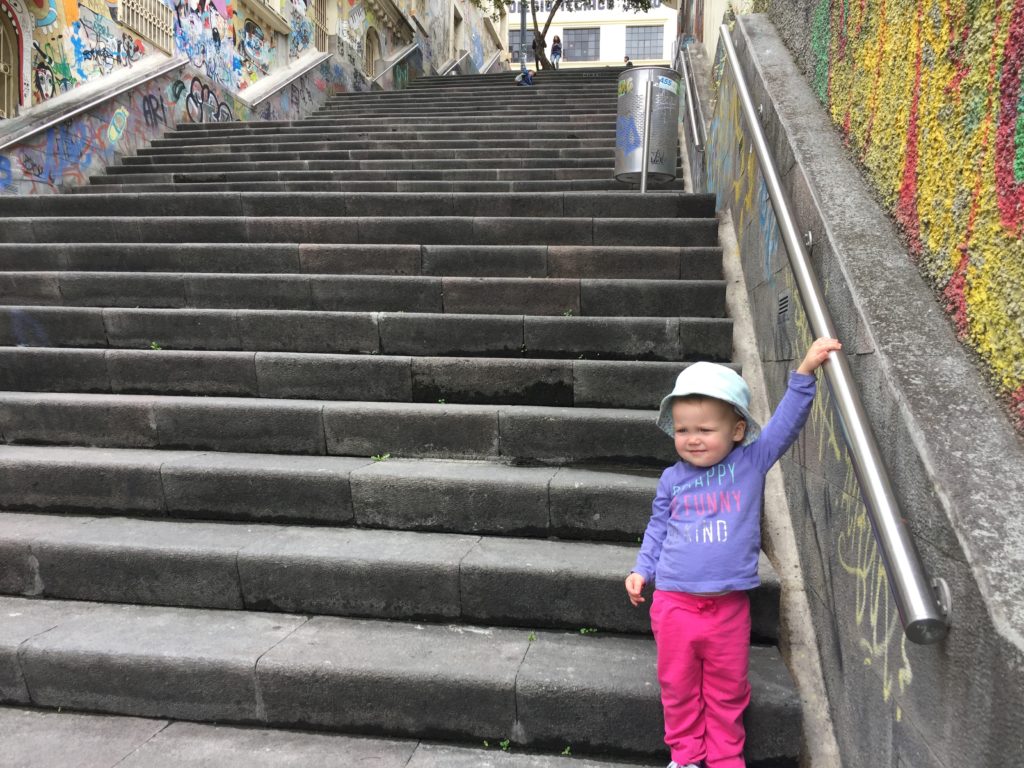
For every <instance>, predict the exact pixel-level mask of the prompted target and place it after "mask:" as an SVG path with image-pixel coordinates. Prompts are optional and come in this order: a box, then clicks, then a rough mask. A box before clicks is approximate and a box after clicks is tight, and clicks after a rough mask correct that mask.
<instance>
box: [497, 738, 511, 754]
mask: <svg viewBox="0 0 1024 768" xmlns="http://www.w3.org/2000/svg"><path fill="white" fill-rule="evenodd" d="M498 746H499V747H501V751H502V752H508V751H510V750H511V749H512V742H511V741H509V740H508V739H502V740H501V741H499V742H498Z"/></svg>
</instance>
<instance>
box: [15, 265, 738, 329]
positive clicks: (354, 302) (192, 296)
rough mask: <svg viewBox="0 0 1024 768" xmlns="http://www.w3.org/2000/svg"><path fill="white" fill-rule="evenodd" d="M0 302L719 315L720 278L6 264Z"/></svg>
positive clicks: (722, 306) (722, 297) (721, 309)
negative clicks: (56, 268)
mask: <svg viewBox="0 0 1024 768" xmlns="http://www.w3.org/2000/svg"><path fill="white" fill-rule="evenodd" d="M0 286H2V291H0V305H19V306H24V305H40V306H69V307H88V306H96V307H137V308H174V309H222V308H238V309H292V310H316V311H328V312H430V313H446V314H474V315H480V314H492V315H537V316H545V315H562V316H573V317H622V316H634V317H680V316H683V317H710V318H720V317H724V316H725V282H724V281H718V280H650V279H648V280H623V279H616V280H603V279H582V280H574V279H568V278H547V279H545V280H544V281H538V280H536V279H534V278H514V277H508V278H506V277H433V276H396V275H281V274H277V275H261V274H250V275H238V274H211V273H201V274H195V275H191V274H185V273H120V272H6V273H3V275H2V276H0Z"/></svg>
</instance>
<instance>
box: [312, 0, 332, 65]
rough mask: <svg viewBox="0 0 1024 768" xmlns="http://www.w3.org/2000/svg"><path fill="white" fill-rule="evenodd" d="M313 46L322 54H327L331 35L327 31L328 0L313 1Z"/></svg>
mask: <svg viewBox="0 0 1024 768" xmlns="http://www.w3.org/2000/svg"><path fill="white" fill-rule="evenodd" d="M311 10H312V12H313V13H312V14H311V15H312V17H313V45H315V46H316V49H317V50H318V51H320V52H321V53H327V45H328V41H329V34H328V31H327V0H313V2H312V8H311Z"/></svg>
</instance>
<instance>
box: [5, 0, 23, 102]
mask: <svg viewBox="0 0 1024 768" xmlns="http://www.w3.org/2000/svg"><path fill="white" fill-rule="evenodd" d="M18 53H19V51H18V39H17V35H16V34H15V31H14V22H13V21H11V20H8V18H7V10H6V7H4V8H0V120H6V119H8V118H11V117H14V110H15V108H16V107H17V106H18V94H19V92H20V88H21V83H20V78H19V72H18V64H19V62H18Z"/></svg>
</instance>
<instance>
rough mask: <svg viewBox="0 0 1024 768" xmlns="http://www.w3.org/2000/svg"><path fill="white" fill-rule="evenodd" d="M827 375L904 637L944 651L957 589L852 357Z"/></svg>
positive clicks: (814, 304) (797, 242)
mask: <svg viewBox="0 0 1024 768" xmlns="http://www.w3.org/2000/svg"><path fill="white" fill-rule="evenodd" d="M720 31H721V39H722V42H723V43H724V46H725V51H726V56H727V58H728V60H729V65H730V69H731V71H732V74H733V76H734V78H735V81H736V90H737V93H738V94H739V100H740V106H741V109H742V112H743V115H744V117H745V121H746V124H747V128H748V129H749V133H750V138H751V143H752V144H753V147H754V151H755V152H756V153H757V159H758V162H759V164H760V167H761V173H762V175H763V176H764V181H765V184H766V186H767V187H768V194H769V196H770V198H771V202H772V207H773V208H774V210H775V216H776V219H777V220H778V224H779V231H780V233H781V235H782V238H783V241H784V242H785V244H786V251H787V253H788V254H789V263H790V266H791V268H792V270H793V274H794V275H795V277H796V282H797V287H798V290H799V292H800V298H801V300H802V302H803V305H804V309H805V311H806V314H807V319H808V322H809V323H810V326H811V331H812V333H813V334H814V336H815V337H820V336H829V337H835V336H836V329H835V325H834V324H833V322H832V317H831V315H830V314H829V311H828V309H827V307H826V306H825V296H824V292H823V291H822V289H821V283H820V282H819V281H818V278H817V276H816V275H815V274H814V270H813V268H812V267H811V260H810V257H809V255H808V253H807V250H806V248H805V247H804V241H803V238H801V236H800V233H799V231H798V230H797V226H796V222H795V221H794V219H793V214H792V206H791V205H790V203H789V200H788V195H787V194H786V192H785V190H784V189H783V187H782V183H781V180H780V178H779V174H778V170H777V169H776V167H775V163H774V161H773V160H772V157H771V153H770V151H769V149H768V142H767V140H766V138H765V135H764V130H763V129H762V128H761V122H760V120H759V119H758V110H757V109H756V108H755V107H754V103H753V101H752V100H751V98H750V90H749V88H748V87H747V81H746V78H745V77H744V74H743V70H742V68H741V66H740V62H739V58H738V57H737V55H736V49H735V48H734V47H733V43H732V38H731V30H730V29H729V27H728V25H725V24H723V25H722V27H721V30H720ZM823 368H824V371H825V377H826V379H827V380H828V383H829V387H830V388H831V390H832V395H833V399H834V401H835V404H836V408H837V410H838V412H839V418H840V421H841V425H842V429H843V434H844V436H845V438H846V443H847V446H848V448H849V451H850V458H851V461H852V464H853V468H854V472H855V473H856V475H857V480H858V482H859V484H860V489H861V494H862V496H863V499H864V505H865V507H866V509H867V512H868V517H869V519H870V520H871V528H872V530H873V531H874V535H875V540H876V542H877V544H878V548H879V551H880V552H881V556H882V561H883V563H884V564H885V571H886V575H887V576H888V581H889V587H890V589H891V590H892V595H893V599H894V600H895V602H896V607H897V609H898V610H899V614H900V620H901V621H902V622H903V631H904V632H905V633H906V635H907V638H908V639H909V640H912V641H913V642H915V643H920V644H930V643H936V642H938V641H940V640H942V639H943V638H944V637H945V636H946V634H947V633H948V631H949V626H950V593H949V586H948V585H947V584H946V581H945V580H944V579H942V578H932V579H929V578H928V576H927V574H926V572H925V569H924V564H923V563H922V562H921V558H920V556H919V555H918V553H917V550H916V548H915V547H914V542H913V539H912V538H911V536H910V532H909V531H908V530H907V527H906V525H905V524H904V522H903V515H902V514H901V512H900V508H899V505H898V503H897V501H896V496H895V494H894V493H893V489H892V483H891V482H890V480H889V476H888V473H887V472H886V470H885V466H884V465H883V463H882V458H881V454H880V452H879V450H878V443H877V442H876V440H875V437H874V435H873V434H872V431H871V426H870V424H869V423H868V419H867V415H866V413H865V411H864V406H863V403H862V402H861V400H860V396H859V394H858V393H857V388H856V386H855V385H854V382H853V376H852V374H851V372H850V365H849V362H848V361H847V359H846V355H845V353H843V352H842V351H839V352H831V353H829V364H828V365H826V366H823Z"/></svg>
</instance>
